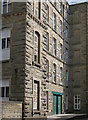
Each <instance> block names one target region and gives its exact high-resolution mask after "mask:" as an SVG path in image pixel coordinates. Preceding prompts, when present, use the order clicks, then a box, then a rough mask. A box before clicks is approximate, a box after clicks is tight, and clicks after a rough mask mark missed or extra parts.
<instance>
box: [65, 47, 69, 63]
mask: <svg viewBox="0 0 88 120" xmlns="http://www.w3.org/2000/svg"><path fill="white" fill-rule="evenodd" d="M65 62H66V63H68V49H67V48H66V52H65Z"/></svg>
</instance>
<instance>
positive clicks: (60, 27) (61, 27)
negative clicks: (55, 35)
mask: <svg viewBox="0 0 88 120" xmlns="http://www.w3.org/2000/svg"><path fill="white" fill-rule="evenodd" d="M60 35H61V36H62V21H61V20H60Z"/></svg>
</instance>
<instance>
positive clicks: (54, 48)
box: [53, 38, 56, 56]
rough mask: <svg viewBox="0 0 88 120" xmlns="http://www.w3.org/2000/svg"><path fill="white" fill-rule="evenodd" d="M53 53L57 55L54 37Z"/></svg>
mask: <svg viewBox="0 0 88 120" xmlns="http://www.w3.org/2000/svg"><path fill="white" fill-rule="evenodd" d="M53 55H54V56H55V55H56V39H55V38H53Z"/></svg>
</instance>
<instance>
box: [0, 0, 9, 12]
mask: <svg viewBox="0 0 88 120" xmlns="http://www.w3.org/2000/svg"><path fill="white" fill-rule="evenodd" d="M8 8H9V0H2V8H1V13H2V14H3V13H8V11H9V9H8Z"/></svg>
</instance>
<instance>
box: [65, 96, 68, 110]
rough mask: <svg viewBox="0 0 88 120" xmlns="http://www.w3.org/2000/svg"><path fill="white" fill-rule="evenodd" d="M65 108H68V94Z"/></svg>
mask: <svg viewBox="0 0 88 120" xmlns="http://www.w3.org/2000/svg"><path fill="white" fill-rule="evenodd" d="M65 105H66V110H68V96H67V95H66V104H65Z"/></svg>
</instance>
